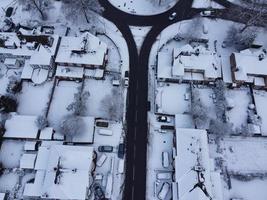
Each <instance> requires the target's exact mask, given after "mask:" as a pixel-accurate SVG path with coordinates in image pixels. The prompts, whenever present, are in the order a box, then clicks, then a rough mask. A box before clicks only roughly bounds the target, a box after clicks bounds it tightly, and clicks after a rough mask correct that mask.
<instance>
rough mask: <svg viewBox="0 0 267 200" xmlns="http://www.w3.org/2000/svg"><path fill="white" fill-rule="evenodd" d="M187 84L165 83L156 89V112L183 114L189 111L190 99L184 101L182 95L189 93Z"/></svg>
mask: <svg viewBox="0 0 267 200" xmlns="http://www.w3.org/2000/svg"><path fill="white" fill-rule="evenodd" d="M189 88H190V86H189V85H188V84H172V83H170V84H165V85H164V86H162V87H158V89H157V91H156V106H158V112H159V113H164V114H170V115H174V114H178V113H179V114H183V113H186V112H190V99H189V100H188V101H186V100H185V99H184V98H185V97H184V95H185V94H186V93H190V91H189Z"/></svg>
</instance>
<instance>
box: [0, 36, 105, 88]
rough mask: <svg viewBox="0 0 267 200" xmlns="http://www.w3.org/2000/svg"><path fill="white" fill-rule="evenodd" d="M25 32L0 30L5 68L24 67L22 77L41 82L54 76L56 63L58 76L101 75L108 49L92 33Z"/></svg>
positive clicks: (1, 57)
mask: <svg viewBox="0 0 267 200" xmlns="http://www.w3.org/2000/svg"><path fill="white" fill-rule="evenodd" d="M24 32H25V31H19V32H17V33H14V32H11V33H10V32H1V33H0V59H1V61H2V62H3V64H4V65H5V66H6V67H8V68H19V67H23V70H22V75H21V78H22V79H24V80H32V81H33V82H34V83H36V84H40V83H42V82H44V81H45V80H47V79H48V77H51V76H53V75H54V73H55V71H56V69H55V67H56V66H57V65H58V66H60V67H59V68H60V70H57V73H56V75H57V76H58V77H59V78H68V79H80V77H81V76H83V75H84V74H85V75H86V74H87V75H88V76H89V77H95V78H101V77H103V74H104V69H105V66H106V62H107V54H108V48H107V45H106V44H105V43H104V42H102V41H101V40H99V38H98V37H96V36H94V35H92V34H91V33H89V32H85V33H83V34H82V35H81V36H79V37H72V36H65V37H59V36H57V35H28V34H27V35H26V34H25V33H24ZM22 33H24V34H25V35H23V34H22ZM76 68H77V69H76ZM77 72H78V73H77ZM81 73H83V74H82V75H81Z"/></svg>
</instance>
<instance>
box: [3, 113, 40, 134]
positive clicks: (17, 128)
mask: <svg viewBox="0 0 267 200" xmlns="http://www.w3.org/2000/svg"><path fill="white" fill-rule="evenodd" d="M36 119H37V116H30V115H18V114H12V116H11V118H10V119H7V120H6V123H5V129H6V131H5V133H4V136H3V137H4V138H12V139H36V138H37V134H38V127H37V125H36V123H35V121H36Z"/></svg>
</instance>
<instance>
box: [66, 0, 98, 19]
mask: <svg viewBox="0 0 267 200" xmlns="http://www.w3.org/2000/svg"><path fill="white" fill-rule="evenodd" d="M62 3H63V7H62V8H63V12H65V14H66V15H67V17H71V18H72V19H73V20H77V16H81V14H82V15H83V16H84V18H85V20H86V22H87V23H90V22H94V21H95V20H96V13H102V11H103V8H102V7H101V5H100V4H99V2H98V1H97V0H75V1H74V0H62ZM73 17H75V18H73Z"/></svg>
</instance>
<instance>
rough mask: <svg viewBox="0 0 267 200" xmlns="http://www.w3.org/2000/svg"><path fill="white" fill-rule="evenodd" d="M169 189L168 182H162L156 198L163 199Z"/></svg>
mask: <svg viewBox="0 0 267 200" xmlns="http://www.w3.org/2000/svg"><path fill="white" fill-rule="evenodd" d="M169 190H170V184H169V183H167V182H165V183H163V185H162V187H161V189H160V191H159V194H158V198H159V199H161V200H163V199H165V198H166V197H167V194H168V192H169Z"/></svg>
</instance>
